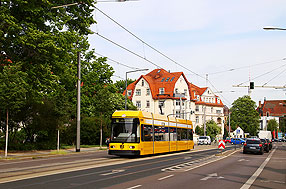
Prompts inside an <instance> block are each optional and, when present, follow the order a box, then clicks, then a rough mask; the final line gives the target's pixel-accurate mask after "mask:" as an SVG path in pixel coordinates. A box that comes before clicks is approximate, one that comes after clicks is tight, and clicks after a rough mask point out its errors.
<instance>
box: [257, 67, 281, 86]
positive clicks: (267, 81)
mask: <svg viewBox="0 0 286 189" xmlns="http://www.w3.org/2000/svg"><path fill="white" fill-rule="evenodd" d="M285 71H286V69H284V70H283V71H282V72H280V73H279V74H277V75H276V76H275V77H273V78H272V79H270V80H269V81H267V82H266V83H264V84H263V85H262V87H263V86H265V85H266V84H268V83H269V82H270V81H272V80H273V79H275V78H276V77H278V76H279V75H281V74H282V73H283V72H285Z"/></svg>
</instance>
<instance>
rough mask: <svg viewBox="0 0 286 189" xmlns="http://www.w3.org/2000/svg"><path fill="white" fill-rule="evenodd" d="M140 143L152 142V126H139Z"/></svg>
mask: <svg viewBox="0 0 286 189" xmlns="http://www.w3.org/2000/svg"><path fill="white" fill-rule="evenodd" d="M141 134H142V141H153V131H152V125H141Z"/></svg>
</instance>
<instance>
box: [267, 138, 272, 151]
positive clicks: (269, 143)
mask: <svg viewBox="0 0 286 189" xmlns="http://www.w3.org/2000/svg"><path fill="white" fill-rule="evenodd" d="M266 141H267V142H268V145H269V150H271V149H272V141H271V140H269V139H267V138H266Z"/></svg>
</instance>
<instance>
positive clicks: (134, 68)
mask: <svg viewBox="0 0 286 189" xmlns="http://www.w3.org/2000/svg"><path fill="white" fill-rule="evenodd" d="M95 54H97V55H99V56H102V57H106V58H107V60H110V61H112V62H115V63H116V64H119V65H121V66H124V67H126V68H130V69H133V70H138V69H141V68H136V67H132V66H128V65H126V64H123V63H121V62H118V61H116V60H113V59H111V58H109V57H107V56H104V55H102V54H100V53H97V52H95Z"/></svg>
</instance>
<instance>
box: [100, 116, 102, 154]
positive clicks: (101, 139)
mask: <svg viewBox="0 0 286 189" xmlns="http://www.w3.org/2000/svg"><path fill="white" fill-rule="evenodd" d="M101 148H102V113H100V149H101Z"/></svg>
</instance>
